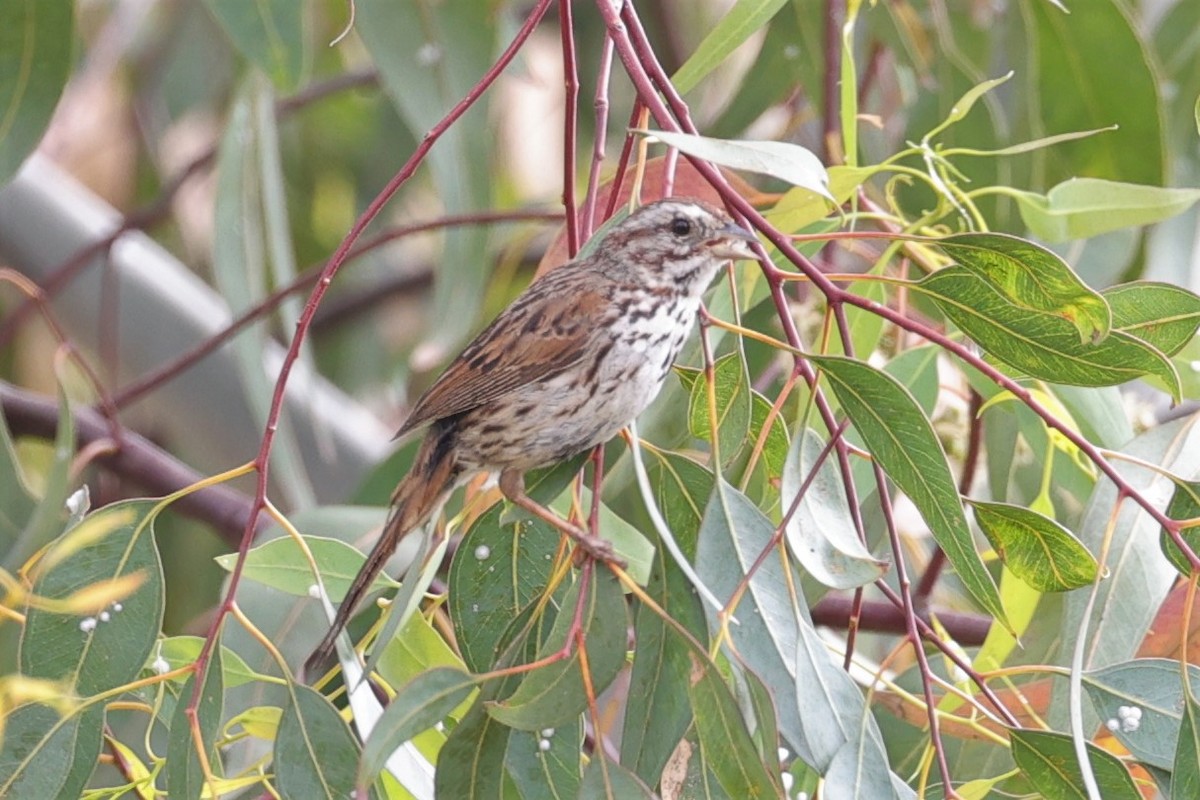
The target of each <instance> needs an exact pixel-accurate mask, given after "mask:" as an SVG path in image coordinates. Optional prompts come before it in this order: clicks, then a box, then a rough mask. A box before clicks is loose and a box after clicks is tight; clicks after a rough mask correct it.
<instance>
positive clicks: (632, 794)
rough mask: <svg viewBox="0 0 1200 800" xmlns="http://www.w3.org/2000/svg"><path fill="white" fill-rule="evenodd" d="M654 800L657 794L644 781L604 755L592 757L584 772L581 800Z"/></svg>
mask: <svg viewBox="0 0 1200 800" xmlns="http://www.w3.org/2000/svg"><path fill="white" fill-rule="evenodd" d="M638 798H642V800H654V798H655V794H654V792H653V791H651V789H650V787H649V786H647V785H646V784H645V783H643V782H642V779H641V778H639V777H638V776H637V775H635V774H633V773H632V772H630V771H629V770H627V769H625V768H624V767H622V766H621V765H620V764H618V763H616V762H615V761H609V760H608V759H607V758H606V757H604V755H603V754H597V755H595V756H593V757H592V760H591V762H590V763H589V764H588V765H587V769H585V770H584V771H583V782H582V783H581V784H580V785H579V800H638Z"/></svg>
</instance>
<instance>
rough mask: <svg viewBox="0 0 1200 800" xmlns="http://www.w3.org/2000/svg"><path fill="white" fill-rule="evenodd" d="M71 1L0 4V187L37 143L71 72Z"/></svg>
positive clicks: (25, 0)
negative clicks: (1, 121) (1, 122)
mask: <svg viewBox="0 0 1200 800" xmlns="http://www.w3.org/2000/svg"><path fill="white" fill-rule="evenodd" d="M74 42H75V3H74V2H72V0H11V2H6V3H0V76H3V77H0V120H3V121H4V122H3V124H2V125H0V186H2V185H4V184H5V183H8V181H9V179H10V178H12V176H13V175H15V174H16V172H17V170H18V169H19V168H20V166H21V163H22V162H23V161H24V160H25V157H26V156H28V155H29V154H30V153H32V152H33V150H34V148H35V147H37V143H38V142H39V141H40V140H41V138H42V134H43V133H44V132H45V130H46V127H47V125H49V123H50V117H51V115H53V113H54V109H55V106H57V105H58V98H59V96H60V95H61V94H62V91H63V87H65V86H66V84H67V78H68V77H69V76H70V74H71V64H72V58H71V51H72V47H73V45H74Z"/></svg>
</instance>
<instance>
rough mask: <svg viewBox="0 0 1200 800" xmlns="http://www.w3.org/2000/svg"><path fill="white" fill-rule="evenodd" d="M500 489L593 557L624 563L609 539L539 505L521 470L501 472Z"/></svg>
mask: <svg viewBox="0 0 1200 800" xmlns="http://www.w3.org/2000/svg"><path fill="white" fill-rule="evenodd" d="M500 491H501V492H503V493H504V496H505V497H507V498H508V499H509V500H510V501H512V502H513V503H514V504H516V505H518V506H520V507H521V508H523V509H525V510H526V511H528V512H529V513H530V514H533V515H534V516H535V517H537V518H538V519H540V520H542V521H543V522H545V523H546V524H548V525H551V526H553V527H555V528H557V529H558V530H560V531H562V532H563V533H565V534H566V535H567V536H570V537H571V538H572V539H573V540H574V541H575V544H577V545H579V547H580V548H581V549H582V550H583V551H584V552H585V553H587V554H588V555H589V556H591V557H592V558H594V559H597V560H598V561H606V562H608V563H612V564H618V565H621V564H622V561H621V559H619V558H617V556H616V553H614V552H613V549H612V544H611V543H610V542H609V541H608V540H607V539H601V538H600V537H599V536H594V535H592V534H591V533H588V532H587V531H585V530H583V529H582V528H580V527H579V526H577V525H572V524H571V523H570V522H568V521H567V520H565V519H563V518H562V517H559V516H558V515H557V514H555V513H554V512H552V511H551V510H550V509H548V508H546V507H544V506H542V505H539V504H538V503H537V502H535V501H534V500H533V498H531V497H530V496H529V495H527V494H525V474H524V473H523V472H521V471H520V470H515V469H506V470H504V471H503V472H501V473H500Z"/></svg>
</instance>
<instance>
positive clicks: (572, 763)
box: [504, 718, 595, 800]
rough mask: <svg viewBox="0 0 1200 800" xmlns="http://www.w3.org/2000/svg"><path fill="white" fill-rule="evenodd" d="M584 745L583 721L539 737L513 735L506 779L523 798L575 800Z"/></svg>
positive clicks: (507, 759)
mask: <svg viewBox="0 0 1200 800" xmlns="http://www.w3.org/2000/svg"><path fill="white" fill-rule="evenodd" d="M544 734H549V735H544ZM582 741H583V719H582V718H579V719H577V720H576V721H575V722H574V723H572V724H570V725H566V726H562V727H558V728H554V729H549V728H547V729H545V730H543V731H540V732H538V733H533V732H530V731H513V732H512V734H511V735H510V736H509V737H508V750H507V751H506V752H505V754H504V771H505V773H506V776H507V777H509V778H511V779H512V782H513V783H514V784H516V786H517V790H518V791H520V793H521V796H522V797H546V798H562V799H563V800H568V799H569V798H575V797H576V796H578V794H579V791H580V789H579V786H580V781H581V775H580V772H581V766H580V763H579V762H580V755H579V748H580V743H581V742H582ZM543 748H545V749H543ZM593 760H595V759H594V758H593Z"/></svg>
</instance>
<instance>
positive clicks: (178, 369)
mask: <svg viewBox="0 0 1200 800" xmlns="http://www.w3.org/2000/svg"><path fill="white" fill-rule="evenodd" d="M560 219H562V215H561V214H558V213H555V212H543V211H485V212H480V213H475V214H453V215H449V216H445V217H440V218H438V219H435V220H429V221H428V222H418V223H414V224H412V225H402V226H400V227H397V228H393V229H391V230H388V231H384V232H383V233H380V234H379V235H377V236H374V237H372V238H371V239H369V240H367V241H364V242H363V243H362V244H360V245H359V246H357V247H355V248H354V249H352V250H351V251H350V252H349V253H348V254H347V255H346V259H345V260H347V261H348V260H350V259H353V258H357V257H358V256H361V255H363V254H364V253H366V252H368V251H370V250H374V249H376V248H378V247H380V246H382V245H385V244H387V243H389V242H392V241H395V240H396V239H400V238H402V237H404V236H410V235H412V234H416V233H423V232H425V231H430V230H435V229H437V228H445V227H451V226H455V225H482V224H487V223H493V222H516V221H526V220H544V221H548V222H556V221H558V220H560ZM331 262H332V259H331V260H330V261H327V262H325V263H324V264H323V265H321V266H319V267H314V268H312V269H309V270H306V271H305V272H303V273H302V274H300V275H299V276H297V277H296V279H295V280H293V281H292V282H291V283H289V284H287V285H286V286H281V287H279V288H278V289H276V290H275V291H273V292H271V293H270V294H269V295H267V296H266V297H264V298H262V299H261V300H259V301H258V302H257V303H255V304H254V305H252V306H250V307H249V308H247V309H246V310H245V311H243V312H242V313H241V314H239V315H238V316H237V317H236V318H235V319H234V320H232V321H231V322H230V323H229V324H228V325H226V326H225V327H224V328H223V329H222V330H220V331H218V332H217V333H214V334H213V335H212V336H210V337H208V338H207V339H205V340H204V341H203V342H201V343H199V344H198V345H196V346H195V347H193V348H191V349H190V350H187V351H185V352H183V353H180V354H179V355H178V356H176V357H175V358H173V359H171V360H170V361H168V362H166V363H165V364H163V365H161V366H159V367H158V368H157V369H155V370H154V371H153V372H150V373H148V374H146V375H143V376H142V377H140V378H138V379H137V380H136V381H134V382H132V383H130V384H129V385H128V386H125V387H122V388H121V389H119V390H118V391H116V392H114V393H113V398H112V402H113V405H114V406H115V407H116V408H118V409H120V408H124V407H126V406H128V405H130V404H132V403H134V402H135V401H137V400H139V399H141V398H142V397H145V396H146V395H147V394H149V393H150V392H152V391H154V390H155V389H157V388H159V387H160V386H162V385H163V384H165V383H167V382H168V381H170V380H171V379H172V378H174V377H176V376H178V375H179V374H181V373H183V372H184V371H185V370H187V369H188V367H190V366H192V365H193V364H195V363H196V362H197V361H199V360H200V359H202V358H204V357H205V356H207V355H208V354H209V353H211V352H213V351H214V350H216V349H217V348H218V347H220V346H221V345H222V344H224V343H225V342H227V341H229V339H231V338H232V337H234V336H236V335H237V333H238V332H239V331H241V330H242V329H244V328H245V327H246V326H247V325H249V324H250V323H252V322H254V321H255V320H257V319H258V318H259V317H261V316H263V315H264V314H265V313H267V312H268V311H270V310H271V309H273V308H275V306H277V305H279V303H280V301H282V300H283V299H284V298H285V297H290V296H291V295H293V294H296V293H298V292H300V291H303V290H304V289H307V288H309V287H311V286H312V285H313V284H314V283H316V282H317V279H318V278H320V277H321V275H323V274H324V272H325V270H326V269H328V268H329V264H330V263H331Z"/></svg>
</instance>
